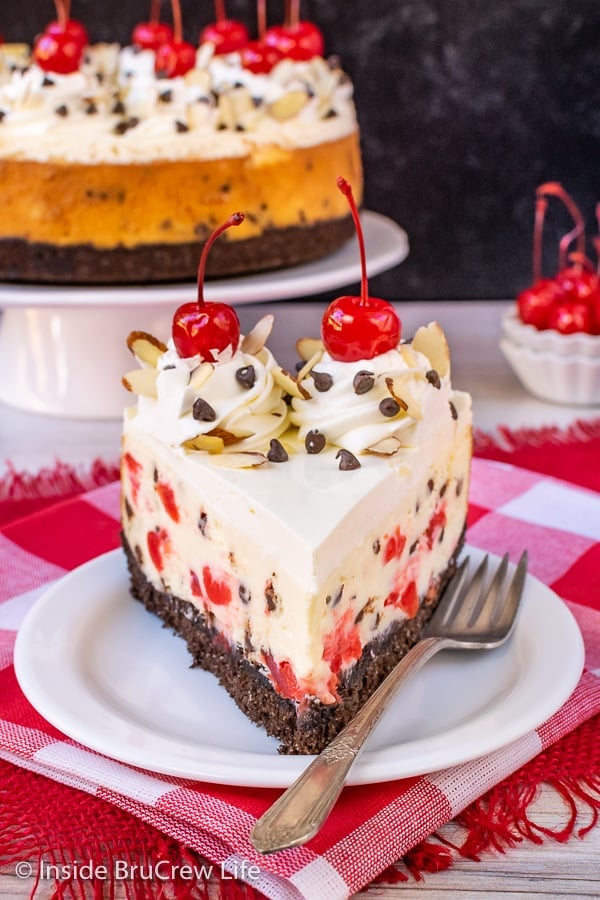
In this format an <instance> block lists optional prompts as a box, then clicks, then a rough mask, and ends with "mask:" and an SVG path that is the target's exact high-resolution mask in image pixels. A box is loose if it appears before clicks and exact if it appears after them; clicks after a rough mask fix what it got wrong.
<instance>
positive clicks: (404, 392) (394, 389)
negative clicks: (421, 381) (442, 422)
mask: <svg viewBox="0 0 600 900" xmlns="http://www.w3.org/2000/svg"><path fill="white" fill-rule="evenodd" d="M407 375H408V377H406V376H404V377H403V376H401V375H395V376H393V377H390V376H388V377H386V379H385V384H386V387H387V389H388V391H389V392H390V394H391V395H392V397H393V398H394V400H395V401H396V403H399V404H400V406H401V407H402V409H403V410H404V411H405V413H406V414H407V415H409V416H410V417H411V419H418V420H420V419H422V418H423V407H422V406H421V404H420V403H419V401H418V400H416V399H415V397H414V396H413V394H412V391H411V384H410V381H411V380H412V379H413V377H414V376H413V375H412V373H411V372H409V373H407Z"/></svg>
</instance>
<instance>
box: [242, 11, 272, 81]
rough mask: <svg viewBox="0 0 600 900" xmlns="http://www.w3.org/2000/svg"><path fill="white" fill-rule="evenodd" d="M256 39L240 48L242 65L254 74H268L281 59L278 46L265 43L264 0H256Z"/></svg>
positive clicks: (265, 19) (265, 20) (265, 18)
mask: <svg viewBox="0 0 600 900" xmlns="http://www.w3.org/2000/svg"><path fill="white" fill-rule="evenodd" d="M256 8H257V27H258V40H256V41H248V42H247V43H246V45H245V46H244V47H242V48H241V49H240V51H239V52H240V59H241V63H242V66H243V67H244V68H245V69H248V70H249V71H250V72H254V74H255V75H268V73H269V72H270V71H271V69H272V68H273V67H274V66H276V65H277V63H278V62H280V60H282V59H283V53H282V52H281V50H279V48H278V47H273V46H270V45H269V44H267V43H266V42H265V40H264V37H265V34H266V27H267V9H266V3H265V0H258V2H257V5H256Z"/></svg>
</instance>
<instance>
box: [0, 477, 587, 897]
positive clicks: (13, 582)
mask: <svg viewBox="0 0 600 900" xmlns="http://www.w3.org/2000/svg"><path fill="white" fill-rule="evenodd" d="M470 499H471V511H470V526H469V532H468V539H469V543H470V544H471V545H473V546H476V547H480V548H482V549H484V550H487V551H491V552H493V553H502V552H504V551H505V550H508V551H510V553H511V557H512V559H513V561H514V560H516V558H517V557H518V556H519V555H520V553H521V550H522V549H523V548H524V547H527V548H528V549H529V553H530V570H531V572H532V574H533V575H535V576H536V577H537V578H539V579H540V580H541V581H543V582H545V583H546V584H548V585H549V586H550V587H552V588H553V589H554V590H555V591H556V592H557V593H558V594H560V595H561V596H562V597H563V598H564V599H565V600H566V601H567V602H568V603H569V605H570V607H571V609H572V611H573V613H574V614H575V616H576V618H577V620H578V622H579V624H580V627H581V629H582V631H583V634H584V638H585V643H586V651H587V659H586V672H585V673H584V676H583V678H582V679H581V682H580V684H579V686H578V687H577V689H576V691H575V693H574V694H573V696H572V697H571V698H570V700H569V701H568V702H567V703H566V704H565V705H564V706H563V708H562V709H561V710H559V712H557V713H556V714H555V715H554V716H553V717H552V718H551V719H550V720H549V721H548V722H546V723H545V724H544V725H542V726H541V727H540V728H537V729H536V730H535V731H534V732H532V733H530V734H527V735H525V737H523V738H521V739H520V740H518V741H516V742H515V743H513V744H511V745H510V746H507V747H504V748H503V749H501V750H498V751H496V752H495V753H492V754H490V755H488V756H486V757H484V758H481V759H477V760H475V761H472V762H469V763H466V764H463V765H459V766H456V767H454V768H451V769H447V770H445V771H441V772H437V773H435V774H432V775H427V776H422V777H415V778H407V779H404V780H401V781H394V782H390V783H386V784H378V785H366V786H358V787H351V788H347V789H346V790H345V791H344V792H343V794H342V797H341V799H340V801H339V803H338V805H337V807H336V809H335V810H334V812H333V814H332V815H331V817H330V819H329V821H328V822H327V823H326V825H325V827H324V828H323V830H322V831H321V833H320V834H319V835H318V836H317V837H316V838H314V839H313V840H312V841H311V842H310V843H309V844H308V845H306V846H305V847H300V848H297V849H294V850H287V851H284V852H281V853H277V854H274V855H271V856H268V857H263V856H261V855H260V854H258V853H257V852H256V851H255V850H254V849H253V847H252V845H251V843H250V839H249V832H250V829H251V827H252V825H253V823H254V821H255V820H256V818H257V817H258V816H260V815H261V814H262V813H263V812H264V810H265V809H266V808H267V807H268V806H269V805H270V804H271V803H272V801H273V800H274V799H275V797H276V796H277V795H278V794H279V791H275V790H266V789H250V788H239V787H224V786H220V785H211V784H206V783H198V782H192V781H184V780H182V779H176V778H169V777H166V776H162V775H155V774H153V773H150V772H144V771H140V770H138V769H134V768H132V767H129V766H127V765H123V764H121V763H118V762H115V761H113V760H111V759H107V758H105V757H102V756H100V755H99V754H97V753H93V752H91V751H89V750H86V749H85V748H84V747H81V746H80V745H78V744H76V743H75V742H74V741H72V740H69V739H68V738H65V737H64V736H63V735H61V734H60V733H59V732H57V731H56V730H55V729H54V728H52V726H50V725H49V724H48V723H47V722H45V721H44V720H43V719H42V717H41V716H40V715H39V714H38V713H37V712H36V711H35V710H33V709H32V708H31V706H30V705H29V704H28V703H27V701H26V700H25V698H24V697H23V695H22V693H21V691H20V689H19V687H18V685H17V683H16V680H15V675H14V671H13V668H12V649H13V644H14V639H15V633H16V629H17V628H18V626H19V623H20V622H21V620H22V619H23V617H24V615H25V614H26V612H27V611H28V610H29V609H30V607H31V606H32V604H33V603H34V602H35V600H36V598H37V597H38V596H39V595H40V593H42V592H43V591H44V589H45V588H46V586H47V585H48V584H49V583H51V582H53V581H54V580H56V579H57V578H59V577H60V576H61V575H62V574H63V573H65V572H66V571H68V570H69V569H72V568H74V567H75V566H77V565H79V564H80V563H82V562H84V561H86V560H87V559H90V558H91V557H94V556H96V555H98V554H100V553H103V552H105V551H107V550H110V549H112V548H114V547H115V546H116V545H117V541H118V522H117V515H118V485H117V484H114V485H109V486H108V487H104V488H100V489H98V490H95V491H92V492H90V493H88V494H84V495H81V496H79V497H77V498H75V499H72V500H68V501H65V502H64V503H61V504H58V505H56V506H53V507H51V508H50V509H49V510H47V511H45V512H42V513H38V514H36V515H35V516H31V517H29V518H27V519H21V520H20V521H17V522H16V523H14V524H12V525H10V526H7V527H6V528H5V529H4V531H3V532H0V573H1V574H0V756H1V757H3V758H4V759H6V760H9V761H11V762H14V763H15V764H16V765H18V766H22V767H26V768H29V769H33V770H34V771H36V772H40V773H42V774H44V775H47V776H48V777H49V778H52V779H55V780H57V781H61V782H64V783H66V784H69V785H72V786H75V787H79V788H81V789H82V790H84V791H88V792H90V793H92V794H96V795H97V796H100V797H103V798H105V799H108V800H109V801H111V802H112V803H114V804H116V805H118V806H120V807H122V808H124V809H126V810H128V811H129V812H131V813H133V814H134V815H136V816H139V817H140V818H142V819H144V820H145V821H147V822H150V823H151V824H153V825H155V826H156V827H158V828H159V829H161V830H162V831H164V832H166V833H167V834H169V835H171V836H173V837H175V838H176V839H178V840H180V841H182V842H183V843H185V844H187V845H188V846H191V847H193V848H194V849H196V850H197V851H198V852H199V853H201V854H202V855H204V856H205V857H208V859H210V860H211V861H212V862H213V863H215V864H216V865H219V866H221V870H222V871H225V872H231V873H234V874H236V875H238V876H241V877H245V878H246V879H247V880H248V881H249V882H250V883H251V884H252V886H253V887H255V888H257V889H258V890H260V891H262V892H263V893H265V894H266V895H267V896H269V897H273V898H283V897H307V898H315V900H320V898H322V897H328V898H342V897H347V896H348V895H349V894H351V893H353V892H354V891H357V890H359V889H360V888H361V887H362V886H364V885H365V884H367V883H368V882H370V881H371V880H372V879H373V878H375V877H376V876H377V875H378V874H379V873H380V872H382V871H383V870H384V869H385V868H386V867H387V866H388V865H390V864H391V863H393V862H394V861H395V860H397V859H398V858H399V857H401V856H402V855H403V853H405V852H406V851H407V850H408V849H410V848H411V847H413V846H414V845H415V844H417V843H418V842H419V841H420V840H422V839H423V838H425V837H427V836H428V835H430V834H431V833H432V832H433V831H434V830H435V829H437V828H438V827H439V826H441V825H442V824H443V823H444V822H446V821H448V820H449V819H451V818H452V817H453V816H454V815H455V814H457V813H458V812H459V811H460V810H462V809H463V808H464V807H466V806H467V805H468V804H469V803H470V802H471V801H473V800H475V799H476V798H477V797H478V796H480V795H481V794H483V793H484V792H485V791H486V790H487V789H488V788H490V787H492V786H493V785H494V784H496V783H498V782H499V781H501V780H502V779H503V778H505V777H506V776H507V775H508V774H510V773H511V772H513V771H515V769H517V768H518V767H520V766H521V765H523V764H524V763H525V762H526V761H528V760H529V759H531V758H532V757H534V756H535V755H536V754H538V753H539V752H540V750H542V749H543V748H545V747H547V746H548V745H550V744H552V743H553V742H554V741H556V740H557V739H558V738H560V737H561V736H563V735H564V734H566V733H567V732H569V731H571V730H572V729H573V728H575V727H576V726H577V725H579V724H580V723H581V722H583V721H584V720H585V719H587V718H589V717H590V716H592V715H594V714H596V713H598V712H599V711H600V494H596V493H594V492H592V491H587V490H584V489H581V488H575V487H573V486H571V485H569V484H567V483H565V482H561V481H557V480H553V479H550V478H546V477H544V476H541V475H538V474H536V473H534V472H530V471H525V470H523V469H517V468H514V467H512V466H509V465H506V464H502V463H495V462H489V461H485V460H475V461H474V464H473V478H472V485H471V494H470ZM251 866H252V867H256V868H250V867H251ZM257 873H258V874H257Z"/></svg>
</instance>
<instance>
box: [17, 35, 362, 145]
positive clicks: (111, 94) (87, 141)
mask: <svg viewBox="0 0 600 900" xmlns="http://www.w3.org/2000/svg"><path fill="white" fill-rule="evenodd" d="M10 46H11V45H5V46H4V47H0V157H15V158H23V159H34V160H37V161H49V160H61V161H67V162H88V163H89V162H112V163H130V162H133V161H148V160H156V159H166V160H173V159H187V158H193V159H214V158H219V157H224V156H245V155H247V154H248V153H249V152H251V150H252V149H253V148H254V147H256V146H264V145H267V144H275V145H277V146H282V147H287V148H295V147H310V146H314V145H316V144H320V143H323V142H327V141H333V140H336V139H338V138H341V137H344V136H346V135H348V134H351V133H353V132H354V131H355V130H356V127H357V125H356V115H355V109H354V103H353V99H352V84H351V82H350V80H349V79H348V77H347V76H346V75H345V74H344V73H343V72H342V71H341V69H340V68H339V67H338V66H337V64H335V63H331V64H329V63H328V62H326V61H325V60H324V59H322V58H320V57H315V58H314V59H312V60H310V61H294V60H290V59H284V60H282V61H281V62H280V63H278V64H277V65H276V66H275V67H274V68H273V70H272V71H271V72H270V73H269V74H268V75H256V74H254V73H252V72H250V71H249V70H247V69H244V68H243V66H242V65H241V60H240V56H239V54H238V53H232V54H228V55H227V56H215V55H214V48H213V45H212V44H203V45H201V47H200V48H199V49H198V53H197V58H196V66H195V68H194V69H192V70H191V71H190V72H188V73H186V75H184V76H181V77H176V78H168V79H167V78H159V77H157V76H156V74H155V71H154V53H153V51H150V50H143V51H137V50H136V48H133V47H124V48H120V47H119V46H118V45H116V44H98V45H94V46H92V47H90V48H88V50H87V51H86V58H85V60H84V62H83V63H82V66H81V69H80V70H79V71H77V72H74V73H72V74H68V75H61V74H58V73H54V72H44V71H42V69H40V68H39V66H37V65H36V64H35V63H34V62H31V61H30V62H29V64H28V65H16V64H15V63H10V64H9V61H10V60H11V59H12V57H11V56H10V52H11V51H10ZM13 56H14V51H13ZM21 57H22V52H21Z"/></svg>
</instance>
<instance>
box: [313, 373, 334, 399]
mask: <svg viewBox="0 0 600 900" xmlns="http://www.w3.org/2000/svg"><path fill="white" fill-rule="evenodd" d="M310 374H311V375H312V380H313V383H314V385H315V389H316V390H317V391H319V392H320V393H321V394H324V393H325V391H328V390H329V389H330V388H331V387H332V386H333V378H332V377H331V375H330V374H329V372H315V370H314V369H313V370H312V372H311V373H310Z"/></svg>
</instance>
